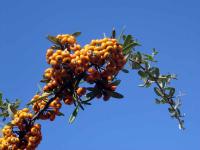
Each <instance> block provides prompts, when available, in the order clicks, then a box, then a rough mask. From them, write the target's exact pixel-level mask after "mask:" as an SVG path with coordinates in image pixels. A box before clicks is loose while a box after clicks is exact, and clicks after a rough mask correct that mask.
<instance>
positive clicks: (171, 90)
mask: <svg viewBox="0 0 200 150" xmlns="http://www.w3.org/2000/svg"><path fill="white" fill-rule="evenodd" d="M174 93H175V88H172V87H171V88H170V91H169V97H173V96H174Z"/></svg>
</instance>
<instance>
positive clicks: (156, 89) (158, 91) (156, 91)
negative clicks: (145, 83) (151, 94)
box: [154, 87, 164, 97]
mask: <svg viewBox="0 0 200 150" xmlns="http://www.w3.org/2000/svg"><path fill="white" fill-rule="evenodd" d="M154 91H155V93H156V94H157V95H158V96H160V97H163V96H164V95H163V93H162V92H161V90H160V89H159V88H157V87H155V88H154Z"/></svg>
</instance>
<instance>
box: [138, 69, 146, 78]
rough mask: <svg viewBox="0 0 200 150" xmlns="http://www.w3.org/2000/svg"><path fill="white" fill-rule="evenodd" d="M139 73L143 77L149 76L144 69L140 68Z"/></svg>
mask: <svg viewBox="0 0 200 150" xmlns="http://www.w3.org/2000/svg"><path fill="white" fill-rule="evenodd" d="M138 74H139V75H140V77H141V78H146V77H147V74H146V73H145V72H143V71H142V70H139V71H138Z"/></svg>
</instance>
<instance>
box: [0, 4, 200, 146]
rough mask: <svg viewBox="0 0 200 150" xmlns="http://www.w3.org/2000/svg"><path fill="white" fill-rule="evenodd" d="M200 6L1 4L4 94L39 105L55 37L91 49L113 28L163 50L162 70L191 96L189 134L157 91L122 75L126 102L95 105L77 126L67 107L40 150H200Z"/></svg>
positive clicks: (186, 100)
mask: <svg viewBox="0 0 200 150" xmlns="http://www.w3.org/2000/svg"><path fill="white" fill-rule="evenodd" d="M199 7H200V2H199V1H198V0H190V1H189V0H162V1H161V0H151V1H149V0H140V1H139V0H137V1H136V0H115V1H114V0H101V1H94V0H93V1H92V0H91V1H89V0H84V1H75V0H74V1H67V0H58V1H53V0H48V1H47V0H46V1H45V0H44V1H41V0H34V1H27V0H18V1H11V0H7V1H3V0H1V1H0V53H1V59H0V68H1V74H0V91H2V92H3V93H4V96H5V97H7V98H10V99H14V98H20V99H22V100H23V104H25V103H26V102H28V100H30V99H31V97H32V96H33V95H34V93H35V92H36V91H37V84H38V83H39V81H40V79H41V76H42V73H43V70H44V69H45V68H46V67H48V66H47V65H46V63H45V51H46V49H47V48H48V46H50V43H49V42H48V41H47V40H46V38H45V37H46V36H47V35H48V34H52V35H56V34H59V33H72V32H74V31H82V36H81V37H80V38H79V41H80V42H81V44H82V45H83V44H86V43H87V42H89V41H90V40H91V39H92V38H100V37H101V36H102V35H103V33H104V32H105V33H108V34H109V33H110V31H111V29H112V27H115V28H116V29H117V30H118V31H120V30H121V29H122V27H123V26H126V32H127V33H130V34H132V35H133V36H135V37H136V38H137V39H138V40H139V41H140V43H142V46H141V47H138V50H141V51H142V52H146V53H150V52H151V49H152V48H156V49H157V50H158V51H159V55H158V56H157V59H158V60H159V62H158V66H159V67H160V68H162V69H161V70H162V72H163V73H168V72H172V73H176V74H177V75H178V78H179V80H177V81H175V82H174V83H173V85H174V86H176V87H177V89H178V90H181V91H183V92H185V93H186V94H187V95H186V96H184V97H183V107H182V111H183V112H185V113H186V118H185V121H186V128H187V129H186V130H185V131H180V130H179V129H178V126H177V122H176V121H175V120H172V119H171V118H170V117H169V114H168V112H167V106H159V105H156V104H155V103H154V98H155V95H154V93H153V90H152V89H142V88H139V87H138V86H137V85H138V84H139V83H140V82H139V77H138V76H137V74H136V73H135V72H131V73H130V74H129V75H126V74H120V78H121V79H122V80H123V82H122V84H121V85H120V87H119V88H118V91H120V92H121V93H123V94H124V95H125V98H124V99H123V100H115V99H113V100H111V101H109V102H103V101H101V100H95V101H94V102H93V105H92V106H90V107H87V108H86V110H85V111H84V112H83V111H82V112H81V113H80V114H79V116H78V118H77V120H76V121H75V123H74V124H73V125H69V124H68V121H67V120H68V116H69V115H70V113H71V112H72V107H67V106H66V107H64V109H63V112H65V113H66V115H65V117H60V118H57V119H56V121H54V122H48V121H47V122H42V132H43V140H42V143H41V144H40V145H39V147H38V150H46V149H49V150H54V149H59V150H67V149H72V148H73V150H80V149H83V150H85V149H87V150H102V149H104V150H107V149H115V150H147V149H149V150H151V149H154V150H169V149H170V150H188V149H191V150H199V149H200V143H199V140H198V139H200V128H199V127H200V118H199V114H200V109H199V108H200V101H199V84H200V82H199V74H200V71H199V69H200V68H199V63H198V61H199V56H200V44H199V39H200V28H199V25H200V20H199V18H200V9H199Z"/></svg>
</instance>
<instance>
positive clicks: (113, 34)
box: [111, 28, 116, 38]
mask: <svg viewBox="0 0 200 150" xmlns="http://www.w3.org/2000/svg"><path fill="white" fill-rule="evenodd" d="M115 37H116V31H115V28H113V29H112V35H111V38H115Z"/></svg>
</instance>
